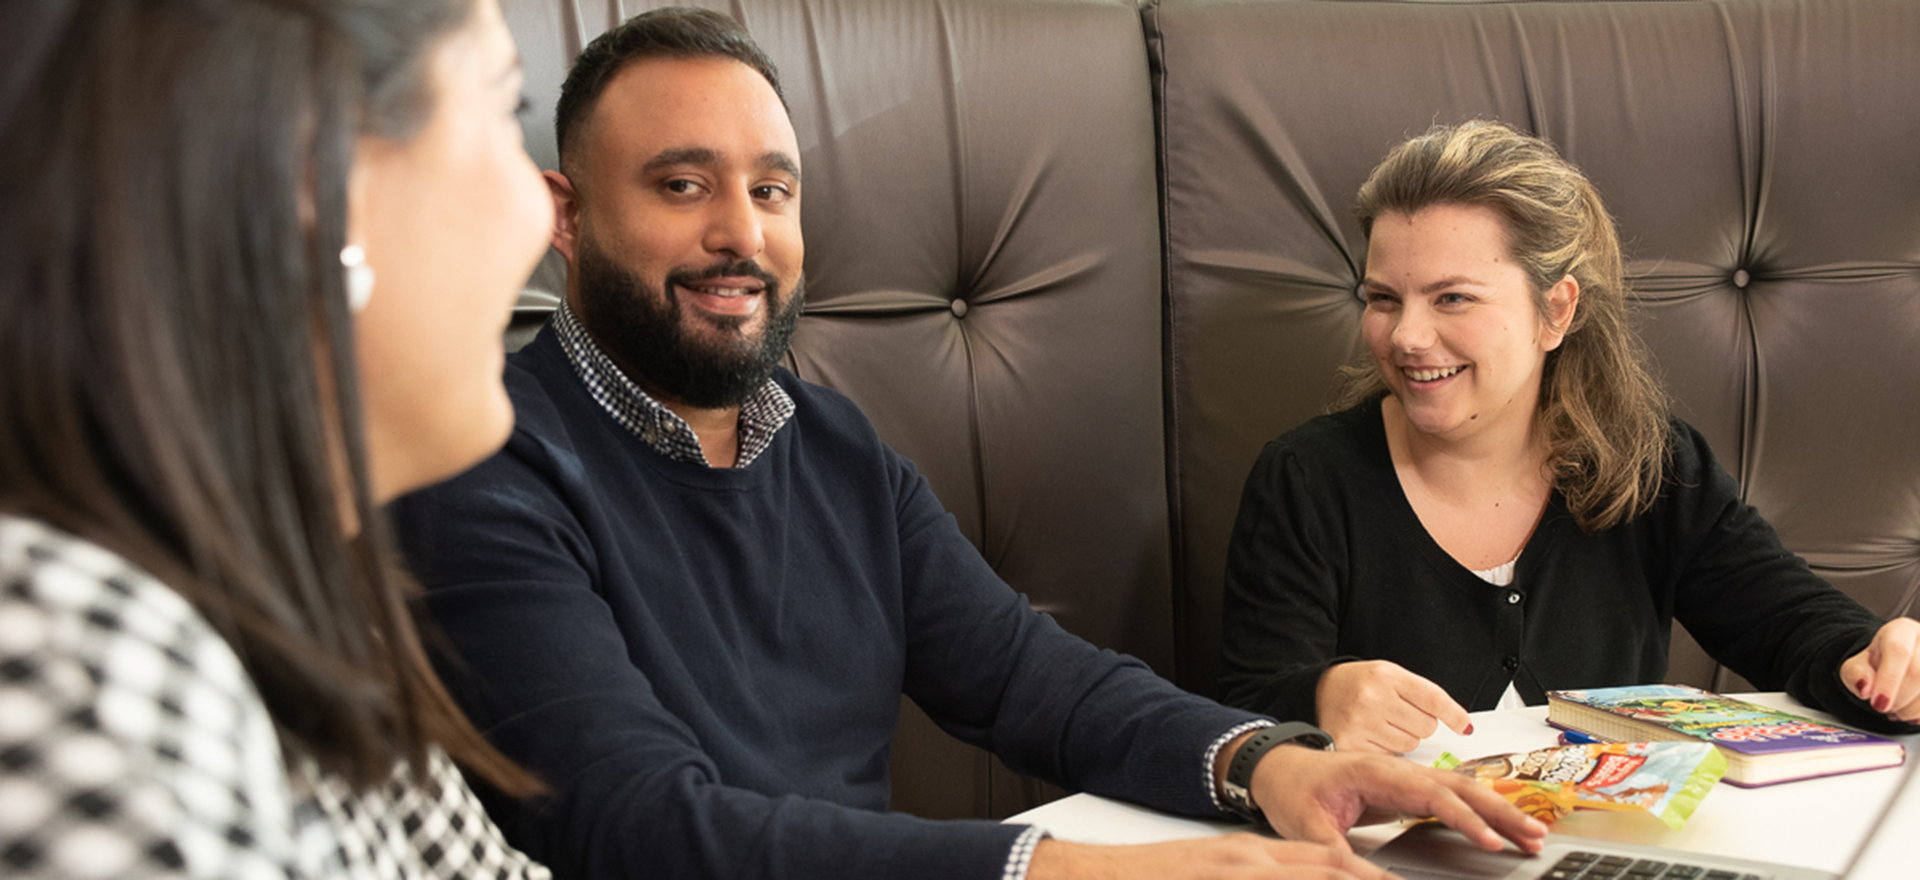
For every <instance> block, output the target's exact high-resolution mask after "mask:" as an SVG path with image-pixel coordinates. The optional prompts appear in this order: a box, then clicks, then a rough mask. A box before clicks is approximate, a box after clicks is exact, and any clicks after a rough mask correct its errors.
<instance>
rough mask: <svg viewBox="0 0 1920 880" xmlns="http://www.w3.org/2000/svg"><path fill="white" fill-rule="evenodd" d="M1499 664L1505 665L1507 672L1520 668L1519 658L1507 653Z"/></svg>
mask: <svg viewBox="0 0 1920 880" xmlns="http://www.w3.org/2000/svg"><path fill="white" fill-rule="evenodd" d="M1500 665H1501V666H1504V667H1506V668H1507V671H1508V672H1512V671H1514V670H1515V669H1519V668H1520V658H1518V657H1515V656H1513V655H1512V654H1508V655H1507V656H1506V658H1505V659H1502V660H1501V661H1500Z"/></svg>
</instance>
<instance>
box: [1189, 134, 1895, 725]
mask: <svg viewBox="0 0 1920 880" xmlns="http://www.w3.org/2000/svg"><path fill="white" fill-rule="evenodd" d="M1358 201H1359V205H1358V213H1359V215H1360V225H1361V229H1362V231H1363V232H1365V233H1366V234H1367V236H1368V240H1369V241H1368V248H1367V266H1366V278H1365V282H1364V285H1363V293H1364V296H1365V299H1366V311H1365V312H1364V313H1363V315H1362V317H1361V330H1362V335H1363V336H1364V337H1365V342H1366V346H1367V349H1368V352H1369V357H1368V358H1367V359H1366V362H1365V363H1363V364H1361V365H1358V366H1356V367H1352V368H1349V369H1347V370H1345V371H1344V374H1345V375H1344V378H1345V386H1344V389H1343V392H1344V393H1343V396H1342V399H1341V402H1340V403H1338V404H1336V406H1335V409H1336V410H1337V411H1336V412H1334V413H1332V414H1330V415H1326V416H1322V417H1320V418H1317V419H1314V420H1313V421H1310V422H1308V423H1306V424H1305V425H1302V426H1300V427H1299V428H1296V429H1294V430H1292V431H1289V432H1287V433H1286V434H1284V435H1282V436H1281V437H1280V438H1279V439H1277V440H1275V441H1273V442H1272V443H1269V444H1268V445H1267V447H1266V449H1265V450H1264V451H1262V453H1261V455H1260V459H1259V462H1258V463H1257V464H1256V465H1255V466H1254V469H1253V473H1252V474H1251V475H1250V476H1249V477H1248V478H1247V485H1246V491H1245V494H1244V495H1243V496H1242V500H1241V506H1240V515H1239V519H1238V521H1237V522H1236V523H1235V526H1234V531H1233V538H1232V542H1231V545H1230V549H1229V551H1228V560H1227V583H1226V603H1225V605H1226V619H1225V623H1226V625H1225V632H1224V640H1223V653H1222V658H1221V660H1222V663H1221V666H1222V672H1221V679H1220V683H1221V689H1222V692H1223V694H1224V696H1225V699H1226V702H1228V703H1230V704H1234V705H1238V706H1241V707H1243V708H1247V709H1252V710H1254V711H1259V712H1267V713H1270V714H1273V715H1276V716H1278V717H1282V718H1303V719H1317V723H1318V724H1319V725H1320V726H1321V727H1322V728H1325V729H1326V730H1327V731H1328V732H1329V733H1331V734H1333V736H1334V739H1335V742H1336V743H1337V744H1338V745H1339V747H1340V748H1343V749H1373V750H1381V751H1395V752H1405V751H1409V750H1411V749H1413V748H1414V747H1415V746H1416V745H1417V744H1418V743H1419V741H1420V740H1421V739H1423V738H1425V737H1427V736H1429V735H1431V734H1432V733H1433V732H1434V730H1435V729H1437V726H1438V725H1439V724H1441V723H1445V724H1446V725H1447V726H1449V727H1451V728H1453V729H1454V730H1455V731H1458V732H1467V731H1468V730H1469V729H1470V722H1469V721H1468V718H1467V712H1468V711H1469V710H1482V709H1492V708H1496V707H1502V708H1505V707H1511V706H1519V705H1538V704H1540V703H1542V702H1545V698H1546V692H1547V691H1549V690H1559V689H1570V688H1592V687H1606V686H1612V685H1628V684H1651V683H1656V682H1659V681H1661V680H1662V678H1663V677H1664V676H1665V675H1666V671H1667V634H1668V632H1669V630H1670V628H1671V626H1672V623H1673V621H1674V620H1675V619H1678V620H1680V621H1681V622H1682V623H1684V624H1686V626H1687V630H1688V631H1689V632H1691V633H1692V634H1693V635H1694V636H1695V637H1697V638H1698V639H1699V640H1700V643H1701V645H1702V646H1704V647H1705V648H1706V649H1707V652H1708V653H1709V654H1711V655H1713V657H1714V658H1715V659H1717V660H1719V661H1720V662H1722V663H1724V664H1726V665H1727V666H1729V667H1731V668H1732V669H1733V670H1734V671H1735V672H1738V673H1740V674H1741V675H1743V676H1746V677H1747V678H1748V679H1749V680H1750V681H1752V682H1754V683H1755V684H1756V685H1758V686H1759V687H1761V688H1762V689H1767V690H1786V691H1787V692H1788V693H1790V694H1792V695H1793V696H1794V697H1795V698H1797V699H1799V700H1800V701H1801V702H1803V703H1806V704H1808V705H1811V706H1814V707H1816V708H1820V709H1824V710H1826V711H1828V712H1831V713H1833V714H1835V715H1838V716H1840V717H1841V718H1842V719H1844V720H1848V721H1851V722H1853V723H1856V724H1863V725H1869V726H1875V727H1880V728H1883V729H1886V728H1891V727H1895V726H1897V725H1896V724H1895V722H1896V721H1907V722H1911V721H1913V720H1916V719H1920V652H1916V650H1915V649H1916V647H1920V623H1916V622H1915V621H1913V620H1911V619H1906V618H1899V619H1896V620H1894V621H1892V622H1885V621H1882V620H1880V619H1879V618H1877V617H1875V616H1874V615H1872V614H1871V613H1869V612H1868V611H1867V610H1866V609H1865V608H1862V607H1860V605H1859V603H1857V602H1854V601H1853V600H1852V599H1851V598H1849V597H1848V596H1846V595H1845V594H1843V593H1841V592H1840V591H1838V590H1836V589H1834V588H1833V587H1832V586H1830V585H1828V584H1827V583H1826V582H1824V581H1822V580H1821V579H1820V578H1818V577H1816V576H1815V575H1814V574H1813V573H1812V571H1810V570H1809V569H1808V568H1807V564H1806V563H1805V562H1804V561H1802V560H1801V559H1800V558H1799V557H1796V556H1794V555H1793V554H1792V553H1789V552H1787V550H1786V549H1785V548H1784V547H1782V546H1781V544H1780V540H1779V537H1778V536H1777V535H1775V534H1774V531H1773V529H1772V527H1770V526H1769V525H1767V523H1766V521H1765V520H1764V519H1762V518H1761V517H1760V514H1759V513H1758V512H1757V511H1755V510H1754V509H1753V508H1752V507H1750V506H1748V505H1747V504H1746V503H1745V502H1744V501H1743V500H1741V497H1740V490H1739V486H1738V485H1737V484H1735V483H1734V481H1733V479H1732V478H1731V477H1729V476H1728V475H1727V473H1726V471H1724V470H1723V469H1721V467H1720V466H1719V464H1718V463H1716V462H1715V461H1714V458H1713V452H1712V450H1710V449H1709V448H1708V447H1707V443H1706V440H1705V439H1704V438H1702V437H1701V436H1700V433H1699V432H1698V431H1696V430H1694V429H1693V427H1692V426H1690V425H1687V424H1686V423H1685V422H1682V421H1680V420H1679V419H1676V418H1673V417H1672V416H1671V415H1670V414H1669V413H1668V412H1667V407H1666V401H1665V397H1664V395H1663V394H1662V393H1661V391H1660V389H1659V387H1658V385H1657V384H1656V383H1655V381H1654V379H1653V378H1652V375H1651V374H1650V372H1649V371H1648V370H1647V368H1646V366H1645V364H1644V358H1643V356H1642V355H1641V353H1640V350H1639V347H1638V344H1637V343H1636V341H1635V340H1634V338H1633V335H1632V332H1631V330H1630V329H1629V328H1628V326H1627V319H1626V308H1627V304H1626V297H1627V286H1626V281H1625V277H1624V271H1623V269H1622V263H1621V257H1620V244H1619V239H1618V236H1617V234H1616V232H1615V230H1614V226H1613V220H1612V218H1611V217H1609V216H1608V215H1607V211H1606V209H1605V207H1603V206H1602V205H1601V202H1600V196H1599V194H1598V193H1597V192H1595V190H1594V188H1593V185H1592V184H1591V183H1590V182H1588V180H1587V179H1586V177H1585V176H1584V175H1582V174H1581V173H1580V171H1579V170H1578V169H1576V168H1574V167H1573V166H1572V165H1571V164H1569V163H1568V162H1567V161H1566V160H1564V159H1562V158H1561V157H1560V156H1559V154H1558V153H1556V152H1555V151H1554V149H1553V147H1552V146H1550V145H1548V144H1546V143H1545V142H1543V141H1541V140H1539V139H1537V138H1533V137H1529V136H1527V135H1525V134H1522V133H1520V132H1517V131H1514V130H1513V129H1511V128H1508V127H1506V126H1504V125H1499V124H1496V123H1487V122H1469V123H1465V124H1463V125H1459V126H1452V127H1441V128H1436V129H1434V130H1433V131H1431V132H1428V133H1427V134H1426V135H1424V136H1421V137H1417V138H1414V139H1412V140H1410V141H1408V142H1406V143H1404V144H1401V145H1400V146H1398V147H1396V148H1394V150H1393V151H1392V152H1391V153H1389V154H1388V156H1387V158H1386V160H1385V161H1383V162H1382V163H1381V164H1380V166H1379V167H1378V168H1376V169H1374V172H1373V174H1372V176H1370V177H1369V178H1368V180H1367V182H1366V184H1365V185H1364V186H1362V187H1361V188H1360V194H1359V200H1358Z"/></svg>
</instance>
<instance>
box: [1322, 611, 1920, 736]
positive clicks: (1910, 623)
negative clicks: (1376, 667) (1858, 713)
mask: <svg viewBox="0 0 1920 880" xmlns="http://www.w3.org/2000/svg"><path fill="white" fill-rule="evenodd" d="M1322 681H1324V679H1322ZM1840 681H1841V682H1842V683H1844V684H1845V685H1846V686H1847V690H1850V691H1852V692H1853V695H1854V696H1856V697H1859V698H1860V699H1862V700H1866V701H1867V702H1868V703H1869V704H1871V705H1872V706H1873V711H1875V712H1880V713H1882V714H1884V715H1886V716H1887V717H1888V718H1894V719H1898V720H1900V721H1906V722H1909V723H1915V722H1920V621H1915V620H1914V619H1913V618H1911V617H1896V618H1894V619H1892V620H1889V621H1887V624H1886V625H1885V626H1882V627H1880V631H1879V632H1877V633H1875V634H1874V636H1873V643H1872V644H1869V645H1867V649H1866V650H1865V651H1861V652H1860V653H1858V654H1855V655H1853V656H1852V657H1848V658H1847V662H1845V663H1842V664H1840ZM1321 687H1322V688H1324V687H1325V685H1324V684H1322V685H1321Z"/></svg>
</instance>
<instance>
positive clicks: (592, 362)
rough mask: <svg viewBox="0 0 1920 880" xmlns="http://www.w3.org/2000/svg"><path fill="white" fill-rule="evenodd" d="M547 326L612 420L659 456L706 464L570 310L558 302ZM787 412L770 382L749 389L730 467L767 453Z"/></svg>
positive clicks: (684, 430) (782, 395)
mask: <svg viewBox="0 0 1920 880" xmlns="http://www.w3.org/2000/svg"><path fill="white" fill-rule="evenodd" d="M548 326H549V327H552V328H553V331H554V333H555V334H557V335H558V336H559V339H560V348H561V350H562V351H565V352H566V353H567V360H568V361H569V362H571V363H572V364H573V370H574V372H575V373H578V374H579V375H580V381H582V382H584V383H586V386H587V393H588V394H589V395H591V396H592V397H593V399H594V401H595V402H597V403H599V404H600V407H601V408H602V409H604V410H606V411H607V414H608V415H611V416H613V420H614V421H616V422H619V423H620V424H621V426H623V427H625V428H626V429H627V430H629V431H632V432H633V434H634V436H636V437H639V438H640V441H641V442H642V443H645V444H647V447H648V448H650V449H652V450H653V451H655V452H658V453H660V454H661V455H664V456H666V457H668V458H671V459H673V460H675V461H680V462H684V463H686V464H697V465H705V464H707V456H706V453H703V452H701V451H700V438H699V436H698V435H696V434H694V433H693V427H692V426H691V425H688V424H687V422H686V420H685V419H682V418H680V417H679V416H678V415H675V414H674V412H673V410H670V409H667V407H666V405H665V404H663V403H661V402H660V401H658V400H655V399H653V396H652V395H650V394H648V393H647V392H645V391H642V390H640V386H639V385H637V384H635V383H634V381H633V380H632V379H630V378H627V374H626V373H625V372H622V371H621V369H620V367H619V365H618V364H615V363H614V362H613V359H612V358H610V357H608V356H607V353H606V352H604V351H601V350H600V347H599V346H598V345H595V344H594V342H593V337H591V336H588V335H587V329H586V327H584V326H582V325H581V324H580V319H579V318H578V317H576V316H575V315H574V314H573V309H572V308H571V307H570V306H568V305H567V304H566V303H564V302H563V303H561V304H560V308H559V310H558V311H556V312H555V313H554V316H553V320H551V321H549V322H548ZM793 411H794V403H793V398H792V397H791V396H789V395H788V394H787V392H786V389H784V388H781V387H780V386H779V384H778V383H776V382H774V381H773V380H772V379H768V380H767V381H766V383H765V384H762V385H761V386H760V388H759V389H758V390H756V391H754V392H753V394H752V396H750V397H748V398H747V401H746V402H745V403H743V404H741V405H740V454H739V456H738V458H737V459H736V461H735V463H734V467H746V466H747V465H750V464H753V462H754V460H755V459H757V458H759V457H760V453H762V452H765V451H767V447H769V446H772V445H773V438H774V435H775V434H777V433H779V431H780V428H781V427H783V426H785V425H786V423H787V421H788V420H789V419H791V418H793Z"/></svg>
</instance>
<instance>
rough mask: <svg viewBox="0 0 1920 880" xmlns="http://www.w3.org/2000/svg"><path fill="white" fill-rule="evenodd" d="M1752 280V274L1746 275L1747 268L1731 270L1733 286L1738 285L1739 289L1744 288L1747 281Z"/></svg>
mask: <svg viewBox="0 0 1920 880" xmlns="http://www.w3.org/2000/svg"><path fill="white" fill-rule="evenodd" d="M1752 280H1753V276H1752V275H1748V274H1747V270H1745V269H1735V270H1733V286H1735V287H1738V288H1740V289H1741V290H1746V289H1747V282H1749V281H1752Z"/></svg>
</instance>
